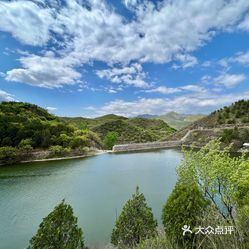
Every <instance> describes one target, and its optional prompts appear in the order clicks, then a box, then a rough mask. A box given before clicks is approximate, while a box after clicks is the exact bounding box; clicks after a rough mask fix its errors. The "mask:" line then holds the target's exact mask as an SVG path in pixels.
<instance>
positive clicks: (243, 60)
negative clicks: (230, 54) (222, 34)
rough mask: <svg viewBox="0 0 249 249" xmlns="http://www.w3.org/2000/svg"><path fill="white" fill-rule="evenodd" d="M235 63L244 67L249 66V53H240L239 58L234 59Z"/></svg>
mask: <svg viewBox="0 0 249 249" xmlns="http://www.w3.org/2000/svg"><path fill="white" fill-rule="evenodd" d="M234 61H235V62H238V63H240V64H242V65H245V66H249V51H246V52H244V53H238V54H237V56H236V57H235V58H234Z"/></svg>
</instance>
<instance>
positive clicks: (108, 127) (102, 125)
mask: <svg viewBox="0 0 249 249" xmlns="http://www.w3.org/2000/svg"><path fill="white" fill-rule="evenodd" d="M64 120H66V122H67V123H68V124H73V125H75V126H76V127H78V128H87V129H90V130H92V131H94V132H96V133H97V134H98V135H99V136H100V138H101V139H104V138H105V136H106V135H107V134H108V132H114V133H116V135H117V143H132V142H152V141H158V140H163V139H166V138H167V137H168V136H169V135H170V134H172V133H173V132H174V131H175V129H174V128H172V127H170V126H169V125H168V124H167V123H165V122H164V121H162V120H157V119H146V118H126V117H122V116H116V115H113V114H110V115H105V116H102V117H98V118H94V119H86V118H64Z"/></svg>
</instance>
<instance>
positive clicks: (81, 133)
mask: <svg viewBox="0 0 249 249" xmlns="http://www.w3.org/2000/svg"><path fill="white" fill-rule="evenodd" d="M90 147H94V148H101V147H102V143H101V140H100V139H99V137H98V136H97V135H96V134H95V133H94V132H92V131H90V130H83V129H77V128H76V127H74V126H72V125H70V124H68V123H66V122H65V121H64V120H63V119H61V118H59V117H56V116H54V115H52V114H49V113H48V112H47V110H45V109H43V108H41V107H39V106H36V105H33V104H29V103H22V102H2V103H0V164H1V163H6V162H9V163H11V162H15V161H20V160H24V159H30V158H32V157H33V156H35V157H41V158H44V157H53V156H66V155H70V156H73V155H76V154H77V155H78V154H84V153H85V151H86V148H90ZM35 159H38V158H35Z"/></svg>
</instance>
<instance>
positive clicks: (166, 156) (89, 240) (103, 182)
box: [0, 150, 182, 249]
mask: <svg viewBox="0 0 249 249" xmlns="http://www.w3.org/2000/svg"><path fill="white" fill-rule="evenodd" d="M181 159H182V154H181V152H180V151H178V150H161V151H153V152H146V153H145V152H140V153H127V154H103V155H98V156H94V157H89V158H84V159H75V160H63V161H50V162H42V163H29V164H21V165H16V166H11V167H4V168H0V248H1V249H22V248H25V247H26V246H27V245H28V242H29V239H30V238H31V237H32V236H33V234H34V233H35V232H36V230H37V228H38V226H39V224H40V223H41V221H42V218H43V217H45V216H46V215H47V214H48V213H49V212H50V211H52V210H53V208H54V206H55V205H57V204H58V203H59V202H60V201H61V200H62V199H65V200H66V202H68V203H70V204H71V205H72V207H73V209H74V213H75V215H76V216H77V217H78V222H79V225H80V227H82V228H83V231H84V236H85V241H86V244H87V245H88V246H99V245H105V244H107V243H108V242H109V241H110V235H111V231H112V228H113V226H114V222H115V218H116V213H118V214H120V211H121V210H122V206H123V205H124V203H125V202H126V201H127V200H128V199H129V198H130V197H131V195H132V193H134V191H135V188H136V186H137V185H138V186H139V187H140V190H141V192H143V193H144V194H145V197H146V199H147V202H148V204H149V206H151V207H152V210H153V213H154V215H155V217H156V218H157V220H158V222H159V223H160V216H161V210H162V206H163V204H164V202H165V200H166V199H167V197H168V196H169V194H170V192H171V191H172V189H173V187H174V184H175V182H176V171H175V169H176V166H177V165H178V164H179V163H180V161H181Z"/></svg>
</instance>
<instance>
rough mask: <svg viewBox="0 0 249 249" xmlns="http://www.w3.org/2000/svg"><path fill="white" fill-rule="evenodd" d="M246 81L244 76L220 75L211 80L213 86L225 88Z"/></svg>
mask: <svg viewBox="0 0 249 249" xmlns="http://www.w3.org/2000/svg"><path fill="white" fill-rule="evenodd" d="M245 79H246V76H245V75H244V74H227V73H225V74H221V75H219V76H218V77H216V78H214V79H213V82H214V84H216V85H223V86H225V87H234V86H236V85H238V84H240V83H241V82H242V81H244V80H245Z"/></svg>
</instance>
